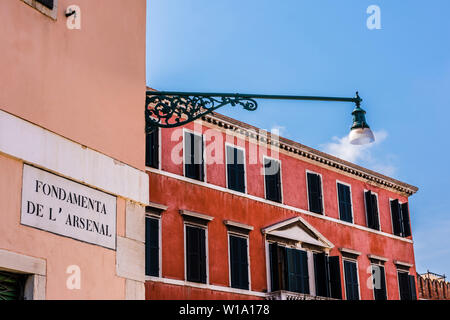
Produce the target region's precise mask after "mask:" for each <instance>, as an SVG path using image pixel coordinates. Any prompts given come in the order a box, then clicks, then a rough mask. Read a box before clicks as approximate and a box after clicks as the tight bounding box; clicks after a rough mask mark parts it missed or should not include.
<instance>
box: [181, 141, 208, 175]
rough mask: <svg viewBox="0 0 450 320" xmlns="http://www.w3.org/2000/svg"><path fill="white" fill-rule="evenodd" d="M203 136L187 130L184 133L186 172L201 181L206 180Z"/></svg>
mask: <svg viewBox="0 0 450 320" xmlns="http://www.w3.org/2000/svg"><path fill="white" fill-rule="evenodd" d="M203 150H204V146H203V136H202V135H198V134H194V133H190V132H185V135H184V173H185V176H186V177H188V178H191V179H196V180H199V181H203V180H204V175H205V173H204V159H203Z"/></svg>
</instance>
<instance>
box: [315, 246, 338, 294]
mask: <svg viewBox="0 0 450 320" xmlns="http://www.w3.org/2000/svg"><path fill="white" fill-rule="evenodd" d="M313 256H314V275H315V284H316V296H320V297H331V298H334V299H342V291H341V270H340V267H339V257H329V256H327V255H325V253H314V255H313Z"/></svg>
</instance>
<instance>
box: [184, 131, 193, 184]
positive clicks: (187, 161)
mask: <svg viewBox="0 0 450 320" xmlns="http://www.w3.org/2000/svg"><path fill="white" fill-rule="evenodd" d="M184 139H185V142H184V171H185V175H186V177H188V178H194V157H193V148H194V147H193V144H194V141H193V140H194V137H193V134H192V133H188V132H186V133H185V136H184Z"/></svg>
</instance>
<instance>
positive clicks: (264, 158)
mask: <svg viewBox="0 0 450 320" xmlns="http://www.w3.org/2000/svg"><path fill="white" fill-rule="evenodd" d="M266 159H267V160H273V161H276V162H278V164H279V167H280V170H279V174H280V198H281V199H280V202H277V201H274V200H270V199H267V187H266V167H265V163H266ZM262 166H263V170H264V175H263V178H264V199H265V200H266V201H270V202H274V203H279V204H283V200H284V197H283V175H282V170H283V169H282V168H281V160H280V159H276V158H272V157H269V156H266V155H264V156H263V162H262Z"/></svg>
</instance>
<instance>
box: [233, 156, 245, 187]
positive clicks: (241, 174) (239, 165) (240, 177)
mask: <svg viewBox="0 0 450 320" xmlns="http://www.w3.org/2000/svg"><path fill="white" fill-rule="evenodd" d="M235 160H236V161H235V166H236V169H235V175H236V191H239V192H245V159H244V151H242V150H239V149H236V156H235Z"/></svg>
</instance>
